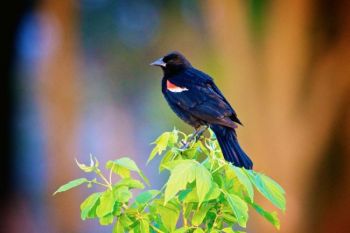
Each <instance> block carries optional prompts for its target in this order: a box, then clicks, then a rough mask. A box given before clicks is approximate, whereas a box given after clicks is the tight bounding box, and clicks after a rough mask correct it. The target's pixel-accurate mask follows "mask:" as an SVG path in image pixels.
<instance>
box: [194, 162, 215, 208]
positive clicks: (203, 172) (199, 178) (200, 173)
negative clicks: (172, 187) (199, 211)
mask: <svg viewBox="0 0 350 233" xmlns="http://www.w3.org/2000/svg"><path fill="white" fill-rule="evenodd" d="M211 186H212V177H211V174H210V172H209V171H208V170H207V169H206V168H205V167H204V166H202V165H199V166H197V167H196V188H197V195H198V202H199V205H200V204H201V203H202V202H203V201H204V199H205V196H206V195H207V194H208V193H209V191H210V188H211Z"/></svg>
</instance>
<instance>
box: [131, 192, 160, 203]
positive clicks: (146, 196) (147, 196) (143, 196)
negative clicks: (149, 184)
mask: <svg viewBox="0 0 350 233" xmlns="http://www.w3.org/2000/svg"><path fill="white" fill-rule="evenodd" d="M158 194H159V190H155V189H152V190H148V191H145V192H142V193H140V194H139V195H138V196H137V197H136V198H135V201H136V203H137V204H140V205H144V204H146V203H147V202H149V201H150V200H151V199H152V198H153V197H155V196H156V195H158Z"/></svg>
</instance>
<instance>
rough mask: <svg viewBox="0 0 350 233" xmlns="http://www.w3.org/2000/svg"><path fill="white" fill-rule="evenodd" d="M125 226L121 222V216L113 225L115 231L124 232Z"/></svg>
mask: <svg viewBox="0 0 350 233" xmlns="http://www.w3.org/2000/svg"><path fill="white" fill-rule="evenodd" d="M124 232H125V231H124V226H123V224H122V223H121V218H118V220H117V222H116V224H115V225H114V227H113V233H124Z"/></svg>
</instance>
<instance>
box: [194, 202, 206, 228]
mask: <svg viewBox="0 0 350 233" xmlns="http://www.w3.org/2000/svg"><path fill="white" fill-rule="evenodd" d="M209 209H210V205H205V204H203V205H201V207H200V208H199V210H197V211H196V212H194V214H193V217H192V225H194V226H199V225H200V224H201V223H202V222H203V220H204V218H205V216H206V215H207V213H208V210H209Z"/></svg>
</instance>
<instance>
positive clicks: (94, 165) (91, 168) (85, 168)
mask: <svg viewBox="0 0 350 233" xmlns="http://www.w3.org/2000/svg"><path fill="white" fill-rule="evenodd" d="M75 162H76V164H77V165H78V167H79V168H80V169H81V170H83V171H84V172H93V171H95V169H96V168H97V167H98V166H99V162H98V160H97V158H96V157H93V156H92V155H91V154H90V166H87V165H85V164H83V163H79V162H78V160H77V159H75Z"/></svg>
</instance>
